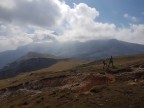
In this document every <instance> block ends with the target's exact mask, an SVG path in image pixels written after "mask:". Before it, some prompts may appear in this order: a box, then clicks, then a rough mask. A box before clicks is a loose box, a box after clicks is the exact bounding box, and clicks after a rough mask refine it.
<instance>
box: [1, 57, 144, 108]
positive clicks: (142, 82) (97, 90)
mask: <svg viewBox="0 0 144 108" xmlns="http://www.w3.org/2000/svg"><path fill="white" fill-rule="evenodd" d="M143 87H144V55H133V56H124V57H115V58H114V68H112V67H111V68H109V69H108V70H105V69H103V64H102V61H101V60H100V61H95V62H91V63H87V64H83V65H81V66H77V67H75V68H73V69H69V70H64V71H59V72H49V71H45V72H43V71H41V72H40V71H39V72H32V73H29V74H23V75H19V76H16V77H14V78H10V79H7V80H1V81H0V88H1V89H0V106H2V108H57V107H59V108H67V107H69V108H73V107H74V108H93V107H98V108H143V106H144V103H143V101H144V89H143ZM123 103H125V104H123Z"/></svg>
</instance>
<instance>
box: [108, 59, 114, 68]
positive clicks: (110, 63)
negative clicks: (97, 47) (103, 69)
mask: <svg viewBox="0 0 144 108" xmlns="http://www.w3.org/2000/svg"><path fill="white" fill-rule="evenodd" d="M110 65H111V66H112V67H114V65H113V57H112V56H111V57H110V58H109V64H108V67H110Z"/></svg>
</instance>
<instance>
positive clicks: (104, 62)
mask: <svg viewBox="0 0 144 108" xmlns="http://www.w3.org/2000/svg"><path fill="white" fill-rule="evenodd" d="M105 67H107V63H106V60H103V69H104V68H105Z"/></svg>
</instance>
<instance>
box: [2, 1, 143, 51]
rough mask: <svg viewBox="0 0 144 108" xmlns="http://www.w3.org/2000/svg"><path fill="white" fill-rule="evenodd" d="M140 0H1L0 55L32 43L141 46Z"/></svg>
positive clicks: (141, 17) (141, 9) (141, 3)
mask: <svg viewBox="0 0 144 108" xmlns="http://www.w3.org/2000/svg"><path fill="white" fill-rule="evenodd" d="M143 5H144V1H143V0H0V52H2V51H6V50H13V49H16V48H18V47H20V46H23V45H27V44H31V43H43V42H48V43H49V42H64V41H82V42H85V41H89V40H98V39H118V40H122V41H127V42H132V43H138V44H144V6H143Z"/></svg>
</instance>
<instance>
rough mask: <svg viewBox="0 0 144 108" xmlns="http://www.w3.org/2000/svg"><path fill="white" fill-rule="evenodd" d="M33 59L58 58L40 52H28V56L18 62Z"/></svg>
mask: <svg viewBox="0 0 144 108" xmlns="http://www.w3.org/2000/svg"><path fill="white" fill-rule="evenodd" d="M32 58H53V59H56V58H57V57H56V56H54V55H51V54H46V53H39V52H28V53H27V54H26V55H24V56H22V57H20V58H19V59H18V61H20V60H28V59H32Z"/></svg>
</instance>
